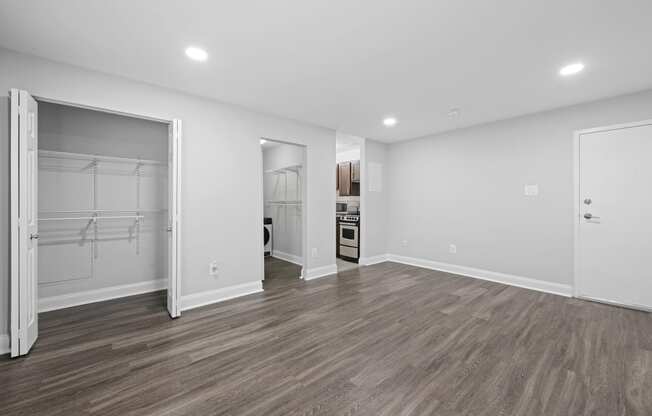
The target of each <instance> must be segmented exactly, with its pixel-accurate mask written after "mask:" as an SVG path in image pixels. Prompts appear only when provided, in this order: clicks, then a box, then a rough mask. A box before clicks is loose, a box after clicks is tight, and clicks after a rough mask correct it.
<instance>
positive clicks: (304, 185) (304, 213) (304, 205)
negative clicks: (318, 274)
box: [256, 136, 309, 282]
mask: <svg viewBox="0 0 652 416" xmlns="http://www.w3.org/2000/svg"><path fill="white" fill-rule="evenodd" d="M256 140H258V141H257V143H258V147H259V149H260V153H259V163H258V165H259V166H260V175H259V185H258V188H259V192H258V209H259V215H258V221H259V222H260V224H259V226H258V231H257V234H258V241H259V242H262V241H264V238H265V235H264V231H263V227H264V226H265V224H264V219H263V218H264V217H265V168H264V166H263V163H264V161H263V146H262V144H261V143H260V141H261V140H267V141H271V142H276V143H281V144H288V145H291V146H298V147H300V148H301V149H302V153H303V165H302V169H301V173H302V174H303V177H302V178H301V197H302V198H303V199H302V201H301V239H302V241H301V251H302V253H301V263H302V264H301V274H300V275H299V279H301V280H305V278H306V273H307V271H308V199H309V198H308V145H307V144H303V143H296V142H291V141H287V140H278V139H272V138H269V137H266V136H263V137H259V138H258V139H256ZM272 226H273V224H272ZM272 233H274V231H273V228H272ZM272 238H273V237H272ZM273 252H274V250H273V243H272V253H273ZM270 255H271V254H270ZM259 258H260V260H259V261H260V273H261V276H260V281H261V282H262V281H264V280H265V246H264V245H262V244H261V245H260V256H259Z"/></svg>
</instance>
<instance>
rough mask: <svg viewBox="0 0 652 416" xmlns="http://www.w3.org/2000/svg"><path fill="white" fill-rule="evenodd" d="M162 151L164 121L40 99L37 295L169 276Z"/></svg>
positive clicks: (165, 142)
mask: <svg viewBox="0 0 652 416" xmlns="http://www.w3.org/2000/svg"><path fill="white" fill-rule="evenodd" d="M167 153H168V126H167V124H164V123H158V122H154V121H147V120H141V119H136V118H131V117H125V116H120V115H115V114H109V113H104V112H99V111H93V110H87V109H81V108H76V107H70V106H65V105H59V104H51V103H39V195H38V197H39V201H38V203H39V235H40V238H39V298H40V299H43V298H48V297H52V296H60V295H67V294H73V293H78V292H84V291H90V290H96V289H105V288H111V287H116V286H124V285H130V284H136V283H142V282H150V281H154V280H162V279H165V277H166V268H167V233H166V227H167V204H168V201H167V182H168V175H167V169H168V168H167ZM161 283H162V282H161Z"/></svg>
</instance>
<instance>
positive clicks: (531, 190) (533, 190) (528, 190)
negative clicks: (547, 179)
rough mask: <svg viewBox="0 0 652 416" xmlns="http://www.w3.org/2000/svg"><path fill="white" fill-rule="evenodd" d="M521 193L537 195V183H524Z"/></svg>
mask: <svg viewBox="0 0 652 416" xmlns="http://www.w3.org/2000/svg"><path fill="white" fill-rule="evenodd" d="M523 193H524V194H525V196H537V195H539V185H525V189H524V192H523Z"/></svg>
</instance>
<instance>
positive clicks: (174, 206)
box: [168, 120, 181, 318]
mask: <svg viewBox="0 0 652 416" xmlns="http://www.w3.org/2000/svg"><path fill="white" fill-rule="evenodd" d="M169 129H170V130H169V131H170V135H169V140H168V148H169V152H168V157H169V161H168V175H169V180H168V195H169V198H168V247H169V248H168V251H169V255H168V262H169V264H168V312H169V313H170V316H171V317H172V318H177V317H178V316H180V315H181V305H180V297H181V287H180V280H181V278H180V277H181V264H180V262H179V258H180V255H179V250H180V245H181V229H180V226H181V222H180V216H181V198H180V197H179V196H180V190H181V120H173V121H172V123H170V127H169Z"/></svg>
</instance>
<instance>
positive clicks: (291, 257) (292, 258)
mask: <svg viewBox="0 0 652 416" xmlns="http://www.w3.org/2000/svg"><path fill="white" fill-rule="evenodd" d="M272 257H276V258H277V259H281V260H285V261H289V262H290V263H294V264H296V265H298V266H303V264H301V262H302V260H303V258H302V257H301V256H297V255H295V254H290V253H285V252H283V251H278V250H272Z"/></svg>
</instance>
